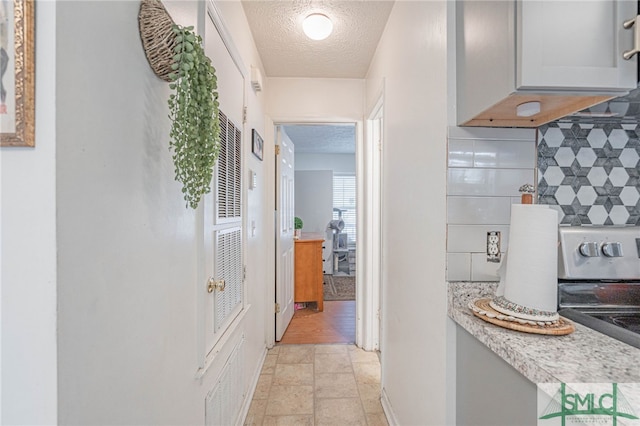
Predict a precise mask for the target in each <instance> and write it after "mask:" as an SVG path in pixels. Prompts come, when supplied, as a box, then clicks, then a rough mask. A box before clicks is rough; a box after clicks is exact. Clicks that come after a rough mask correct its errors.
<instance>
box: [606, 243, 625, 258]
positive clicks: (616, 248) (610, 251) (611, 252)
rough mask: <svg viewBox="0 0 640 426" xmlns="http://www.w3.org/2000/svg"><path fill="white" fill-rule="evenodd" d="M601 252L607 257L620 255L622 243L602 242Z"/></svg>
mask: <svg viewBox="0 0 640 426" xmlns="http://www.w3.org/2000/svg"><path fill="white" fill-rule="evenodd" d="M602 254H604V255H605V256H607V257H622V256H623V255H622V244H620V243H604V244H602Z"/></svg>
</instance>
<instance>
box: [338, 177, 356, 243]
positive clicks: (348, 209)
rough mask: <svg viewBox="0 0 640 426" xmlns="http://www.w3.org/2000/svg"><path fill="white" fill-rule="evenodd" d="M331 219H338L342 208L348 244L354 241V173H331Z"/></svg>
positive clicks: (344, 230)
mask: <svg viewBox="0 0 640 426" xmlns="http://www.w3.org/2000/svg"><path fill="white" fill-rule="evenodd" d="M333 208H334V212H333V219H338V218H339V217H340V213H339V212H338V211H335V209H340V210H342V220H344V229H343V230H342V232H346V233H347V235H348V240H349V244H355V243H356V176H355V175H354V174H335V173H334V175H333Z"/></svg>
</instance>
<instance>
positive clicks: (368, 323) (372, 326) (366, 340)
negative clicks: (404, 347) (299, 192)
mask: <svg viewBox="0 0 640 426" xmlns="http://www.w3.org/2000/svg"><path fill="white" fill-rule="evenodd" d="M383 111H384V95H383V94H382V93H381V94H380V95H379V97H378V99H377V101H376V103H375V104H374V107H373V108H372V109H371V112H370V113H369V116H368V118H367V122H366V134H365V137H362V138H360V144H359V148H360V149H358V150H356V151H357V152H360V153H361V154H360V155H359V156H358V161H359V162H360V164H362V166H361V167H360V170H362V173H361V175H360V178H361V179H360V180H361V181H362V184H358V191H359V192H358V199H359V201H362V203H361V204H358V206H360V205H362V206H364V208H363V209H362V210H363V211H362V213H360V210H361V209H360V208H358V214H359V216H358V221H359V222H360V223H363V224H364V226H362V227H360V226H359V227H358V229H359V230H360V231H361V232H360V235H359V237H358V238H361V240H360V241H364V243H365V244H363V249H362V250H358V252H357V254H356V258H357V257H358V256H362V258H361V259H360V265H361V266H362V268H360V266H357V267H356V270H357V271H362V272H363V274H361V275H363V277H362V280H361V281H360V282H359V287H358V291H359V292H360V294H361V295H363V297H361V298H358V301H357V302H358V304H359V305H361V306H360V309H359V311H360V312H362V313H363V315H362V320H359V321H360V322H361V324H360V327H361V330H360V333H359V334H358V335H359V336H360V338H359V339H357V344H358V346H360V347H362V348H363V349H365V350H369V351H373V350H380V349H381V340H382V332H381V320H382V318H381V314H382V303H383V302H382V297H381V295H382V283H383V280H382V277H383V266H384V264H383V261H382V247H383V242H382V205H383V202H382V194H383V192H382V172H383V167H382V159H383V155H382V146H383V141H384V118H383V117H384V115H383ZM378 119H380V120H383V121H382V126H381V128H380V129H379V134H378V135H377V136H378V138H379V140H376V139H377V138H376V132H375V131H374V126H375V122H376V120H378ZM360 191H362V193H360ZM360 214H361V215H360ZM356 261H357V259H356Z"/></svg>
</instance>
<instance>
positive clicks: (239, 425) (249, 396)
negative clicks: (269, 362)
mask: <svg viewBox="0 0 640 426" xmlns="http://www.w3.org/2000/svg"><path fill="white" fill-rule="evenodd" d="M266 359H267V348H266V347H265V348H264V351H263V352H262V356H261V357H260V362H259V363H258V368H257V369H256V370H255V371H254V372H253V377H252V379H251V386H249V390H248V392H247V395H246V396H245V398H244V402H243V403H242V409H241V410H240V415H239V416H238V422H237V423H236V426H242V425H244V422H245V421H246V420H247V414H249V408H251V401H252V400H253V394H254V393H255V392H256V387H257V386H258V380H259V379H260V373H261V372H262V367H263V365H264V361H265V360H266Z"/></svg>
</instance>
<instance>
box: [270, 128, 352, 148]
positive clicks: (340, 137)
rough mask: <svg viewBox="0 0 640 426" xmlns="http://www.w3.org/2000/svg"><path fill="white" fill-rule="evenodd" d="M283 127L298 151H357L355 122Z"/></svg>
mask: <svg viewBox="0 0 640 426" xmlns="http://www.w3.org/2000/svg"><path fill="white" fill-rule="evenodd" d="M282 127H283V128H284V131H285V132H286V133H287V135H288V136H289V139H291V141H292V142H293V145H294V146H295V150H296V153H306V154H353V153H355V152H356V126H355V125H354V124H336V125H333V124H332V125H329V124H326V125H307V124H304V125H302V124H301V125H286V126H282Z"/></svg>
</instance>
